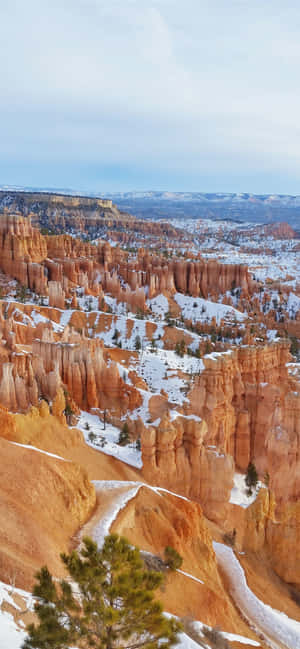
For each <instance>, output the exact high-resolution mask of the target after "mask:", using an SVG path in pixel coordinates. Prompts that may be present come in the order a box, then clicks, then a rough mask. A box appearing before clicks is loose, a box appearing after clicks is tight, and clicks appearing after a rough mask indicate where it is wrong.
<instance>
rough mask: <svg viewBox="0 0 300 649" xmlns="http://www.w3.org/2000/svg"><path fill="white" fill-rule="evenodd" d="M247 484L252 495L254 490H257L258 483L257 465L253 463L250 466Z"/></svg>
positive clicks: (246, 479)
mask: <svg viewBox="0 0 300 649" xmlns="http://www.w3.org/2000/svg"><path fill="white" fill-rule="evenodd" d="M245 482H246V485H247V487H248V489H249V491H250V493H252V488H255V487H256V485H257V483H258V474H257V471H256V467H255V464H254V463H253V462H249V464H248V468H247V474H246V477H245Z"/></svg>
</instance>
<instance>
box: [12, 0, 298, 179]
mask: <svg viewBox="0 0 300 649" xmlns="http://www.w3.org/2000/svg"><path fill="white" fill-rule="evenodd" d="M299 27H300V6H299V5H298V3H293V2H287V3H285V6H283V3H282V2H279V0H272V2H271V1H270V2H263V3H261V2H259V1H258V0H253V1H252V2H251V3H250V2H246V1H244V0H228V2H227V3H224V1H223V0H211V1H210V2H209V1H208V0H205V1H203V0H186V1H185V2H184V3H182V2H178V1H177V0H156V1H153V2H149V1H146V0H138V1H137V0H122V2H121V0H109V1H108V0H81V1H80V0H77V1H76V0H65V1H64V2H63V3H61V2H59V1H58V0H53V1H52V2H49V1H47V0H44V1H42V0H40V1H39V2H38V1H37V0H28V1H27V2H26V3H24V2H23V0H15V2H11V3H6V2H4V0H0V94H1V97H2V102H1V105H0V137H1V140H2V144H3V146H2V149H3V152H4V154H5V155H6V156H10V157H11V159H13V156H15V155H17V152H18V150H19V155H20V157H22V158H23V159H24V156H25V157H26V147H27V148H29V152H28V155H29V156H32V157H34V156H38V155H42V157H43V159H46V158H47V155H48V157H49V160H50V159H51V160H54V159H55V156H58V157H60V158H63V159H68V157H69V156H70V157H71V158H72V157H73V156H74V152H75V153H76V155H78V156H81V159H82V160H84V161H88V160H90V161H94V160H99V159H100V160H101V154H102V156H103V161H104V162H105V160H109V161H110V162H115V163H118V162H122V163H126V160H127V161H128V162H130V163H134V162H135V163H136V164H139V163H140V161H141V160H145V159H149V160H151V163H152V164H155V163H156V162H157V163H159V164H162V163H163V164H165V165H167V164H169V165H170V167H172V166H177V167H178V166H180V164H182V165H184V167H185V170H186V171H187V172H188V169H189V168H190V169H191V170H193V171H195V169H197V168H198V167H199V168H203V167H204V166H205V165H208V166H209V165H211V167H212V168H213V165H214V164H215V165H216V164H222V159H224V160H225V158H226V155H227V157H228V159H229V160H230V165H232V167H233V168H234V161H236V165H237V168H240V165H241V164H243V160H244V165H245V167H247V166H251V165H252V167H253V168H254V167H255V166H256V165H258V167H259V165H263V166H267V167H268V166H269V168H270V169H275V170H276V169H277V170H278V171H281V167H282V166H283V160H284V164H285V166H286V168H287V172H288V173H294V174H295V176H298V173H299V172H298V169H299V162H300V147H299V128H298V121H299V111H300V91H299V87H298V82H297V78H298V70H299V63H300V42H299V38H298V35H299ZM18 147H19V149H18ZM40 149H42V154H40V152H39V151H40ZM175 156H176V160H174V157H175ZM250 189H251V188H250Z"/></svg>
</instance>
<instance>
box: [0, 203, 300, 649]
mask: <svg viewBox="0 0 300 649" xmlns="http://www.w3.org/2000/svg"><path fill="white" fill-rule="evenodd" d="M2 199H3V200H4V198H3V196H2ZM46 220H47V224H48V225H47V228H46V227H45V222H46ZM207 228H208V230H209V239H210V242H211V243H210V244H208V234H207V232H208V230H207ZM221 230H222V226H221V225H220V224H218V226H217V227H216V228H215V229H213V226H211V225H210V224H209V223H208V224H207V225H205V223H203V222H202V221H201V220H199V222H198V223H197V224H194V226H192V225H190V224H189V225H188V228H187V230H186V231H183V230H182V228H180V227H179V226H178V222H177V221H176V220H174V222H172V221H170V222H169V223H163V222H161V221H155V222H150V221H142V220H139V219H137V218H135V217H132V216H130V215H128V214H127V213H124V212H121V211H120V210H119V209H118V208H117V207H116V206H114V204H113V203H112V201H111V200H109V199H107V200H104V199H103V200H101V199H94V198H90V199H89V198H86V197H66V196H59V195H49V194H37V195H33V194H32V195H29V194H28V196H27V195H24V194H22V195H21V194H20V195H18V193H17V192H14V193H12V194H11V196H10V197H9V200H7V199H6V200H5V206H3V211H2V213H0V291H1V294H0V446H1V455H2V463H1V466H2V469H1V471H2V480H1V488H0V489H1V499H0V500H1V506H0V520H1V533H0V580H1V581H2V582H5V583H6V584H11V583H12V581H13V582H14V585H15V586H16V588H22V589H25V590H30V589H31V588H32V584H33V578H34V573H35V572H36V570H37V569H38V568H39V567H40V566H41V565H42V564H43V563H47V564H48V566H49V568H50V569H51V570H52V571H53V573H54V574H55V575H56V576H62V575H63V570H62V567H61V565H60V561H59V553H60V552H63V551H67V550H68V549H70V548H73V547H75V546H76V544H78V542H79V535H80V534H81V533H83V532H82V528H83V530H88V532H89V533H91V534H96V531H97V529H98V528H99V525H100V527H101V525H103V524H104V523H103V521H106V520H108V518H109V516H108V513H107V512H109V511H110V507H112V506H114V507H115V515H114V516H111V517H110V518H109V520H110V525H109V526H108V530H107V531H109V529H110V530H112V531H116V532H118V533H120V534H124V535H125V536H126V537H127V538H128V539H129V540H130V541H131V542H132V543H135V544H138V545H139V546H140V547H141V549H142V550H143V551H145V552H148V553H151V554H152V555H153V556H156V555H159V556H162V555H163V551H164V548H165V547H166V546H167V545H171V546H172V547H174V548H175V549H177V551H178V552H180V554H181V555H182V556H183V559H184V563H183V571H184V572H183V573H180V572H178V573H175V574H174V575H172V576H170V577H168V579H167V583H166V589H165V591H164V592H163V593H162V600H163V602H164V603H165V604H166V606H167V607H168V611H169V612H171V613H173V614H176V615H178V616H179V617H182V618H184V617H186V616H191V617H192V618H193V619H195V620H201V621H202V622H203V623H205V624H208V625H209V626H211V627H215V626H219V627H221V629H222V630H223V631H224V633H225V632H227V633H233V634H236V635H240V636H243V637H246V638H248V640H249V644H248V645H247V642H246V641H245V642H244V643H243V646H246V647H247V646H249V647H250V646H253V644H252V645H251V641H252V642H258V644H259V645H260V646H262V647H265V646H267V645H268V641H269V640H270V638H268V636H267V635H265V636H264V633H262V635H261V636H260V635H259V633H258V632H257V630H256V631H255V629H253V628H252V626H251V621H250V624H248V623H247V620H246V619H245V617H243V615H242V614H241V612H240V610H239V608H238V607H237V606H236V605H235V603H234V600H233V599H232V593H231V591H230V589H229V587H228V581H227V579H228V577H225V575H224V571H223V570H222V568H221V567H220V565H219V563H218V556H217V553H216V551H215V549H214V547H215V546H214V544H213V542H216V543H218V544H223V545H224V544H226V543H228V542H229V543H231V547H232V548H233V550H234V553H235V556H236V558H237V559H238V561H239V562H240V564H241V566H242V567H243V569H244V571H245V574H246V577H247V581H248V584H249V585H250V587H251V589H252V590H253V592H254V593H255V594H256V595H257V597H259V598H260V599H261V600H263V601H264V602H265V603H266V604H269V605H270V606H271V607H272V608H280V610H281V611H283V612H284V613H285V614H286V615H288V616H289V617H290V618H292V619H293V620H296V621H299V620H300V613H299V607H298V605H297V597H299V588H300V568H299V566H300V556H299V547H300V505H299V503H300V499H299V496H300V380H299V378H300V363H299V361H300V359H299V354H298V345H299V338H300V282H299V281H298V277H297V275H295V277H294V276H292V279H289V275H288V273H286V274H284V270H282V274H281V276H280V277H278V276H275V275H274V277H267V276H266V275H265V276H264V277H263V276H262V273H263V270H262V268H263V264H264V263H265V260H264V259H263V260H262V262H261V263H262V265H261V266H258V270H256V271H254V270H253V268H252V266H249V265H248V264H247V263H245V250H246V249H248V247H249V245H250V244H249V242H248V240H249V239H250V238H251V236H252V237H253V242H252V244H251V245H252V246H254V245H256V243H257V246H258V244H259V243H260V244H261V241H260V240H261V237H262V236H264V237H265V238H266V240H267V241H268V246H269V249H270V251H272V250H275V249H276V245H277V246H279V249H280V250H281V253H282V255H283V256H284V254H285V251H288V250H289V249H292V250H293V251H294V252H293V254H295V255H296V254H297V252H296V250H297V245H298V244H297V239H296V236H295V233H294V232H293V230H292V229H291V228H290V227H289V226H288V225H286V224H284V223H283V224H282V225H277V224H276V226H272V227H271V226H269V225H268V226H264V230H263V229H262V228H261V227H260V226H255V227H254V228H253V227H252V228H251V230H250V229H247V232H246V230H243V229H241V228H240V227H239V224H237V225H236V226H235V227H233V226H231V229H230V241H231V242H232V241H234V245H235V246H236V248H237V249H238V250H240V257H238V256H237V258H236V259H234V260H232V261H231V262H229V260H228V259H227V260H226V259H223V256H222V254H221V251H220V254H217V252H216V251H217V249H218V248H217V244H218V242H219V241H222V242H223V243H224V242H225V243H224V246H225V247H224V250H225V249H226V250H227V248H226V246H228V245H229V244H228V237H229V234H228V232H229V231H228V229H226V228H225V227H224V229H223V230H222V232H221ZM214 232H215V235H214V234H213V233H214ZM245 232H246V234H245ZM250 232H251V236H250V234H249V233H250ZM91 233H92V240H88V239H89V238H90V235H91ZM195 237H196V239H197V242H198V243H197V245H196V244H195V240H196V239H195ZM213 237H215V238H214V239H213ZM212 241H214V242H215V248H213V247H212ZM201 242H202V243H201ZM278 242H279V243H278ZM162 243H163V245H162ZM230 245H231V246H232V245H233V244H232V243H230ZM209 246H210V247H209ZM208 250H209V252H208ZM212 250H213V252H212ZM247 254H248V253H247ZM249 254H250V253H249ZM251 254H252V253H251ZM259 254H260V253H259V252H258V253H257V255H258V256H259ZM261 254H262V255H263V253H261ZM276 254H277V253H276ZM278 254H279V253H278ZM122 433H123V435H124V436H125V438H124V439H125V442H123V441H122V436H121V434H122ZM249 463H252V464H253V465H255V468H256V471H257V475H258V482H257V485H255V486H254V487H253V488H252V489H250V491H251V493H247V487H246V484H245V476H246V474H247V470H248V467H249ZM132 490H133V492H134V493H133V495H132V497H129V496H130V494H131V491H132ZM124 494H125V495H126V494H127V495H128V498H127V496H126V498H127V500H126V498H125V495H124ZM121 497H122V498H123V499H124V498H125V500H126V502H123V501H122V503H123V504H122V506H120V507H118V506H117V505H118V502H119V501H120V498H121ZM122 498H121V500H122ZM120 502H121V501H120ZM114 503H115V504H114ZM233 533H234V534H233ZM187 575H188V576H187ZM181 593H184V597H182V595H181ZM187 602H189V606H187ZM0 628H1V613H0ZM231 646H233V647H239V646H241V644H240V643H239V641H238V640H233V641H232V644H231ZM257 646H258V645H257ZM280 646H281V645H280ZM282 646H286V647H290V645H289V644H286V645H282ZM291 649H294V647H292V648H291Z"/></svg>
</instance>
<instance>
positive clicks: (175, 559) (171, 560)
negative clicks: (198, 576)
mask: <svg viewBox="0 0 300 649" xmlns="http://www.w3.org/2000/svg"><path fill="white" fill-rule="evenodd" d="M164 554H165V564H166V565H167V566H168V568H169V569H170V570H178V568H181V566H182V561H183V559H182V556H181V555H180V554H179V552H177V550H175V548H172V546H171V545H167V547H166V548H165V552H164Z"/></svg>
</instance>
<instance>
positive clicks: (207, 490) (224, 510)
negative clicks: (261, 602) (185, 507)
mask: <svg viewBox="0 0 300 649" xmlns="http://www.w3.org/2000/svg"><path fill="white" fill-rule="evenodd" d="M288 360H289V348H288V346H287V345H286V344H285V343H278V344H274V345H269V346H267V347H264V346H261V347H244V348H239V349H237V350H236V351H234V352H232V353H228V354H219V355H218V354H216V355H211V356H208V357H205V358H204V363H205V370H204V371H203V372H202V373H201V374H200V375H199V376H198V377H196V379H195V382H194V385H193V387H192V390H191V392H190V393H189V395H188V396H189V399H190V403H189V404H186V405H185V410H186V415H187V416H186V415H185V416H182V417H178V418H177V419H175V420H173V421H170V419H169V418H168V416H165V417H163V419H162V420H161V423H160V424H159V426H158V427H157V428H156V429H153V428H152V429H151V428H144V429H143V431H142V437H141V439H142V451H143V463H144V468H143V471H144V474H145V476H146V478H147V479H148V480H150V481H151V482H152V483H156V484H163V485H164V486H165V487H166V488H168V489H171V490H174V489H175V490H176V491H178V493H181V494H183V495H186V496H188V497H190V498H192V499H194V500H196V501H197V502H200V503H201V505H202V506H203V509H204V511H205V514H206V515H207V517H208V518H210V519H212V520H215V521H217V522H220V521H221V520H223V521H225V522H226V520H227V519H228V525H229V527H230V525H231V523H232V513H231V506H230V505H229V504H228V503H229V499H230V490H231V488H232V484H233V482H232V481H233V474H234V470H240V471H242V472H245V470H246V469H247V466H248V463H249V461H253V462H255V464H256V466H257V468H258V471H259V475H260V478H261V479H262V480H263V479H264V477H265V476H266V475H268V476H269V478H268V484H269V488H270V490H271V492H272V494H273V495H272V502H270V503H269V501H268V503H267V501H266V497H267V496H266V494H269V492H268V490H263V491H262V492H261V495H260V496H259V498H258V501H257V505H256V507H257V511H256V510H255V511H254V509H255V508H252V509H249V515H250V518H249V520H248V519H245V516H244V514H243V523H242V526H241V527H242V530H243V532H242V534H245V541H243V543H244V542H245V543H247V539H248V538H249V539H251V547H252V549H254V550H256V549H257V548H259V547H260V546H261V545H264V544H265V543H266V541H267V522H268V521H270V520H273V523H272V525H273V527H274V530H273V531H272V533H271V532H269V537H268V538H269V539H270V541H269V542H268V543H269V547H270V548H273V546H274V547H276V544H278V543H279V539H280V533H279V532H278V533H277V530H279V529H280V527H281V526H282V525H283V521H285V520H288V521H289V522H288V525H287V527H288V529H289V530H290V531H289V538H293V541H291V543H292V542H295V541H296V538H297V535H298V527H297V525H294V524H292V519H291V516H290V513H289V512H290V511H291V510H290V507H293V503H297V501H298V499H299V495H300V485H299V476H300V467H299V447H300V428H299V422H300V419H299V406H300V391H299V383H298V382H297V381H294V380H291V379H290V378H289V376H288V371H287V367H286V363H287V361H288ZM197 417H198V418H199V420H200V421H197ZM275 501H276V507H275ZM261 508H262V512H264V514H262V513H261ZM253 512H254V513H253ZM271 512H273V513H274V512H275V514H274V516H273V513H272V514H271ZM277 514H278V521H277V518H276V517H277ZM251 516H252V519H251ZM251 520H252V521H254V522H253V523H251ZM275 520H276V521H277V522H276V523H275ZM261 521H263V523H261ZM272 525H271V524H270V530H271V529H272ZM251 526H252V527H251ZM231 527H232V528H233V527H234V523H232V525H231ZM268 529H269V528H268ZM246 530H248V531H246ZM272 539H273V540H272ZM275 539H276V540H275ZM249 543H250V541H249ZM271 552H272V553H273V549H271ZM276 552H277V555H278V557H279V556H280V550H278V551H276ZM276 552H275V554H276ZM274 556H275V555H274ZM280 563H281V564H282V566H283V565H284V557H283V556H282V557H281V559H280V558H278V561H277V564H278V565H279V564H280ZM282 571H283V572H284V569H283V568H282ZM298 572H299V571H298ZM299 577H300V573H299ZM297 579H298V577H297Z"/></svg>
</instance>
